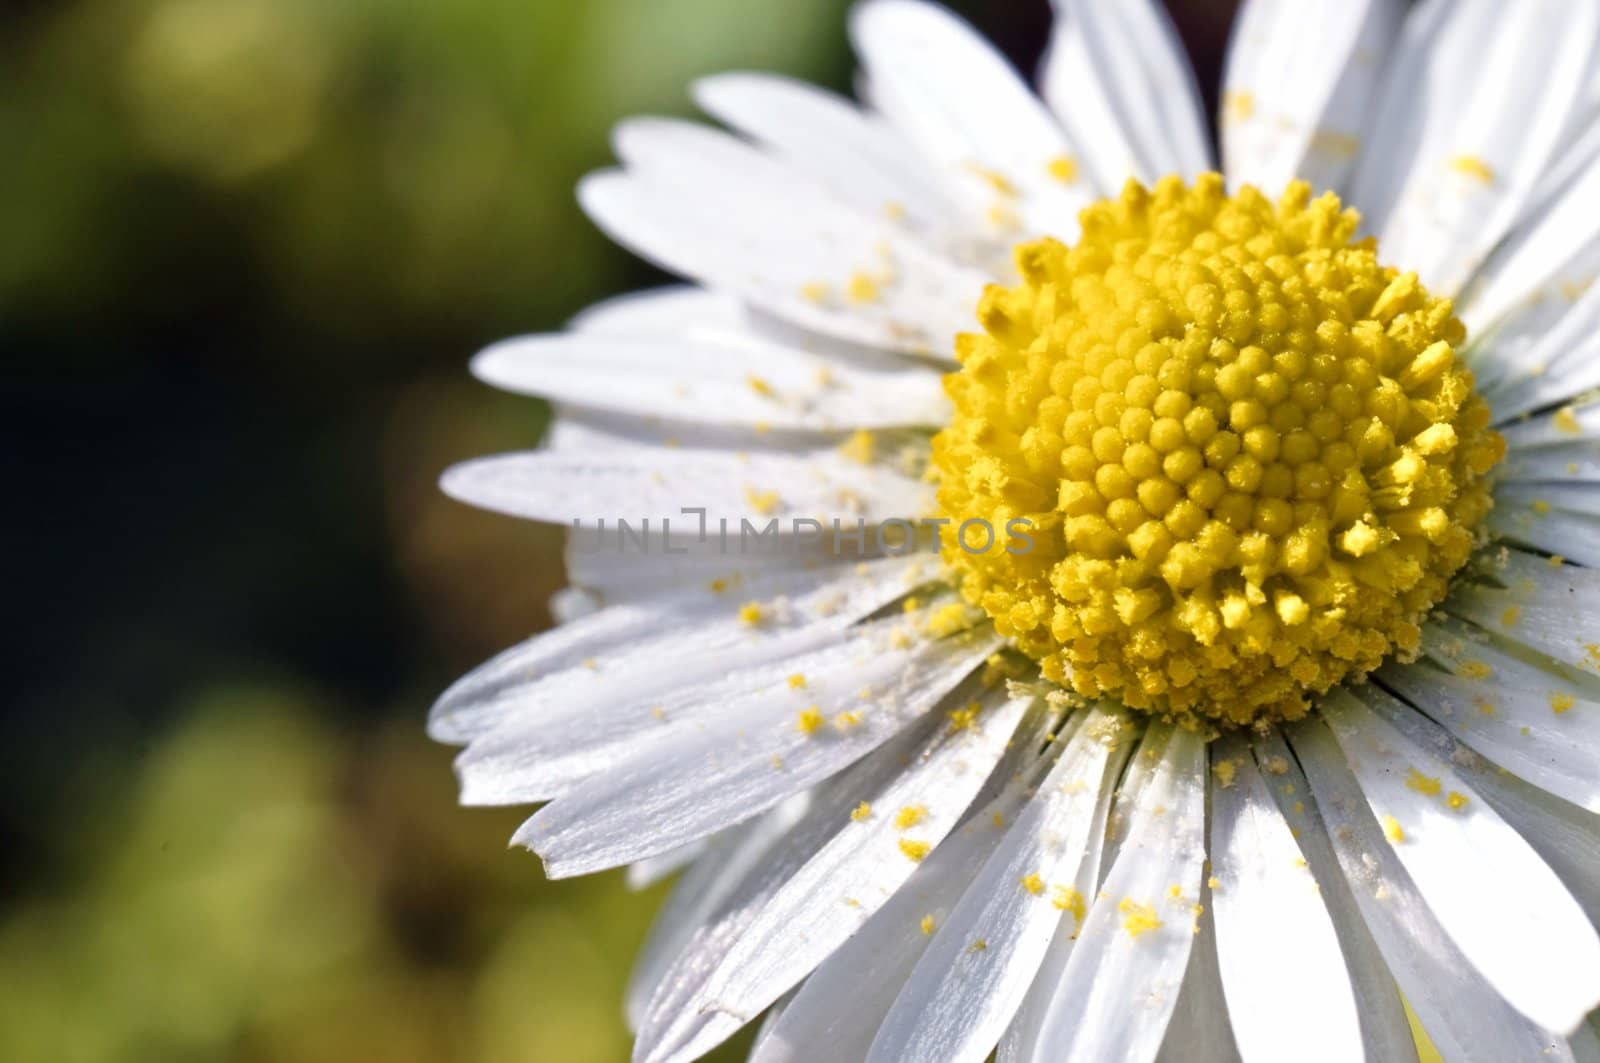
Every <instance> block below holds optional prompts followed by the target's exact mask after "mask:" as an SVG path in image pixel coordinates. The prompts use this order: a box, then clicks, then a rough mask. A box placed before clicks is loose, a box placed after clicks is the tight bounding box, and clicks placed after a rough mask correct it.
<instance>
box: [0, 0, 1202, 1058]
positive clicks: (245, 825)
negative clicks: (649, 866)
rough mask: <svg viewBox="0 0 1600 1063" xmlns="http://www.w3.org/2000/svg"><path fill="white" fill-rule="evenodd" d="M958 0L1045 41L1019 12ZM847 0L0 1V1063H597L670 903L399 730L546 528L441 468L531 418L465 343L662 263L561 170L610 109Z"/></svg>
mask: <svg viewBox="0 0 1600 1063" xmlns="http://www.w3.org/2000/svg"><path fill="white" fill-rule="evenodd" d="M954 6H956V7H958V8H959V9H960V10H962V11H963V13H965V14H967V15H968V16H969V17H972V18H973V19H974V21H975V22H977V24H978V25H979V26H980V28H982V29H983V30H984V31H985V32H987V33H989V34H990V35H991V36H992V37H994V38H995V39H996V40H998V41H999V42H1001V44H1002V46H1003V47H1005V48H1006V49H1007V51H1008V52H1009V53H1010V54H1012V56H1013V57H1014V58H1015V59H1016V60H1017V61H1018V62H1019V63H1020V64H1022V65H1023V66H1024V67H1026V68H1031V64H1032V63H1033V62H1034V60H1035V59H1036V57H1037V55H1038V52H1039V49H1040V48H1041V47H1042V45H1043V39H1044V32H1045V29H1046V27H1047V25H1048V21H1047V20H1048V13H1047V5H1046V4H1045V2H1044V0H1028V2H1021V0H1003V2H994V3H978V2H971V3H965V4H956V5H954ZM1173 6H1174V8H1175V14H1176V15H1177V16H1178V18H1179V24H1180V27H1181V28H1182V30H1183V32H1184V34H1185V36H1186V38H1188V40H1189V43H1190V47H1191V50H1192V51H1193V52H1194V53H1195V55H1196V56H1197V57H1198V60H1199V65H1200V69H1201V77H1202V80H1203V82H1204V83H1205V84H1206V85H1207V86H1208V89H1210V88H1211V87H1212V86H1214V84H1215V80H1216V74H1215V72H1216V66H1217V63H1218V61H1219V58H1220V55H1221V49H1222V45H1223V41H1224V40H1225V35H1226V29H1227V25H1228V19H1229V8H1230V7H1231V5H1229V4H1215V3H1207V2H1204V0H1193V2H1190V3H1184V4H1175V5H1173ZM845 7H846V3H845V0H450V2H432V3H424V2H421V0H339V2H337V3H329V2H326V0H322V2H313V0H69V2H49V0H24V2H18V0H11V2H9V3H7V4H5V5H0V352H3V354H4V356H5V364H6V372H5V374H4V381H3V385H0V395H3V410H0V412H3V417H0V424H3V428H0V431H3V432H4V433H5V437H6V442H5V447H4V451H3V452H4V454H5V455H6V472H7V480H8V484H7V486H8V487H9V489H10V492H9V493H10V497H11V499H12V501H11V503H10V505H9V506H8V507H7V508H8V512H10V513H11V517H10V518H9V519H8V520H6V521H5V522H4V532H3V533H0V534H3V535H4V536H5V540H4V546H5V547H6V549H5V551H4V556H5V558H6V560H7V563H8V571H9V573H10V576H9V580H8V584H9V589H10V590H11V593H10V594H9V595H8V604H9V606H10V613H11V615H12V617H13V622H12V623H11V624H10V625H8V627H9V629H10V634H9V638H8V640H7V641H8V643H9V645H10V647H11V651H12V653H11V656H12V658H13V660H14V662H15V663H14V665H13V668H12V670H11V674H12V676H13V679H12V682H11V683H10V690H9V692H8V693H9V696H8V697H7V698H6V702H5V706H6V707H5V709H4V711H3V713H0V854H3V855H0V868H3V874H4V880H3V882H0V897H3V898H4V901H3V907H0V1059H4V1060H7V1061H32V1060H52V1061H62V1063H75V1061H100V1060H152V1061H155V1060H160V1061H185V1060H250V1061H254V1060H285V1061H306V1063H310V1061H323V1060H327V1061H348V1060H352V1059H378V1060H396V1061H404V1060H413V1059H415V1060H428V1061H431V1063H448V1061H453V1060H474V1061H476V1060H484V1061H488V1060H493V1061H502V1060H503V1061H521V1060H539V1061H543V1060H560V1061H585V1060H621V1059H625V1058H626V1057H627V1051H628V1044H629V1040H628V1036H627V1034H626V1032H625V1030H624V1029H623V1027H622V1023H621V997H622V988H623V984H624V980H625V978H626V972H627V969H628V966H629V963H630V962H631V958H632V954H633V952H634V950H635V948H636V946H637V944H638V942H639V940H640V938H641V937H642V935H643V933H644V931H645V928H646V927H647V925H648V922H649V919H650V916H651V914H652V911H653V909H654V907H655V906H656V904H657V903H658V902H659V900H660V892H661V891H660V890H659V889H657V890H654V891H651V892H649V893H647V894H645V895H643V896H634V895H630V894H628V892H627V891H626V889H625V887H624V885H623V883H622V880H621V876H620V874H612V875H602V876H597V877H595V878H591V879H585V880H581V881H578V882H562V883H554V884H552V883H549V882H546V881H545V880H544V878H543V876H542V874H541V872H540V870H539V866H538V861H537V860H536V859H535V858H534V857H533V856H531V855H529V854H527V853H525V852H522V851H520V850H518V851H508V850H507V849H506V846H505V840H506V838H508V837H509V835H510V833H511V831H512V830H513V829H514V828H515V826H516V824H517V823H518V822H519V820H520V818H521V816H522V815H524V814H525V812H521V811H518V810H503V811H483V810H462V809H458V808H457V807H456V806H455V785H454V779H453V777H452V775H451V771H450V759H451V755H452V754H451V751H450V750H448V749H444V748H440V747H435V746H432V745H430V744H429V743H428V742H427V741H426V739H425V738H424V736H423V732H422V724H423V719H424V716H425V713H426V710H427V707H428V705H429V703H430V702H431V700H432V698H433V697H434V696H435V695H436V694H437V692H438V691H439V690H441V689H442V688H443V687H444V685H445V684H446V683H447V682H448V681H449V680H450V679H452V678H454V677H455V676H456V675H458V674H459V673H461V672H463V671H465V670H466V669H467V668H469V667H471V666H472V665H473V664H475V663H477V662H478V661H479V660H481V659H482V658H484V657H486V656H488V655H489V654H491V653H493V652H495V651H496V650H498V649H500V648H502V647H504V646H506V645H508V644H510V643H512V642H515V641H517V640H518V639H520V638H522V637H524V636H525V635H527V634H528V633H529V632H531V631H534V630H538V629H539V628H541V627H543V626H545V625H546V624H548V622H549V618H548V615H547V613H546V610H545V604H544V603H545V600H546V599H547V598H548V596H549V594H550V593H551V592H552V591H553V590H555V589H556V588H557V587H559V586H560V584H561V582H562V575H561V571H560V561H559V550H560V533H559V531H557V530H555V529H551V528H544V527H538V526H533V525H528V524H519V523H517V522H514V521H510V520H507V519H504V518H500V517H494V516H490V515H486V514H480V513H476V512H474V511H472V510H469V509H467V508H465V507H463V506H460V505H457V504H455V503H453V502H450V501H448V500H446V499H444V498H443V497H442V496H441V495H440V494H439V493H438V492H437V490H436V489H435V481H436V479H437V476H438V474H439V472H440V471H441V470H442V469H443V468H444V467H445V466H447V465H449V464H450V463H452V462H454V461H458V460H460V459H463V458H466V457H470V456H473V455H476V454H480V453H484V452H488V451H494V450H500V449H509V448H516V447H524V446H528V445H531V444H533V443H534V442H536V441H537V439H538V438H539V433H540V431H541V428H542V415H543V414H542V410H541V409H540V407H539V406H538V404H537V403H533V402H530V401H528V400H526V399H519V398H514V397H508V396H500V395H497V394H495V393H494V392H491V391H490V390H488V389H487V388H485V387H483V386H481V385H479V384H477V383H475V382H474V381H473V380H472V379H471V378H470V377H469V376H468V375H467V372H466V360H467V358H468V357H469V356H470V355H471V354H472V352H473V351H475V350H476V349H477V348H478V347H480V346H482V345H483V344H485V343H486V342H488V341H490V340H492V339H495V338H498V337H500V336H504V335H508V334H511V333H516V332H525V331H536V330H543V329H550V328H555V327H559V325H560V323H561V322H562V321H563V320H564V319H565V318H567V317H568V316H569V315H570V314H571V313H573V312H574V311H575V310H577V309H578V308H580V307H581V306H583V305H584V304H586V303H588V302H591V301H593V300H595V299H597V298H600V297H603V296H605V295H609V294H612V293H615V292H618V291H622V290H626V289H628V288H632V287H637V286H640V285H642V284H649V283H654V282H657V281H659V280H660V278H659V277H658V276H655V275H653V274H651V273H650V271H649V270H647V269H646V268H645V267H643V266H641V265H640V264H638V263H636V262H634V261H632V260H631V259H629V258H628V256H626V255H625V254H624V253H622V252H620V251H618V250H616V249H615V248H613V247H611V246H610V245H608V244H607V243H606V242H605V241H604V240H603V239H602V238H601V237H600V236H599V235H598V233H596V232H595V231H594V230H593V229H592V228H591V227H590V226H589V225H588V224H587V222H585V221H584V219H583V218H582V216H581V214H580V213H579V211H578V209H577V207H576V205H575V202H574V200H573V196H572V193H571V188H572V186H573V183H574V182H575V180H576V179H577V178H578V177H579V175H581V174H582V173H583V172H585V171H586V170H589V169H591V168H594V167H596V166H600V165H603V164H605V163H606V162H608V161H609V152H608V150H607V146H606V138H607V132H608V129H609V127H610V126H611V124H612V123H613V122H614V121H615V120H617V119H618V118H620V117H623V116H624V115H627V114H630V113H638V112H651V113H687V112H688V109H689V105H688V99H687V91H686V86H687V83H688V82H689V81H690V80H691V79H692V78H693V77H695V76H697V75H700V74H705V73H710V72H714V71H718V70H724V69H736V68H761V69H771V70H777V71H783V72H787V73H791V74H795V75H799V76H803V77H807V78H811V79H814V80H818V81H821V82H823V83H825V84H829V85H832V86H834V87H837V88H845V87H847V86H848V84H849V78H850V58H849V54H848V47H847V43H846V39H845V33H844V24H843V16H844V11H845ZM1211 95H1212V96H1213V97H1214V92H1211ZM726 1054H727V1053H725V1055H726Z"/></svg>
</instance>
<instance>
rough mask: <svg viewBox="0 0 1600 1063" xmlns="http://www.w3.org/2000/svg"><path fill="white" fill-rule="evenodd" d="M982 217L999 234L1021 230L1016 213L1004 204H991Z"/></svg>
mask: <svg viewBox="0 0 1600 1063" xmlns="http://www.w3.org/2000/svg"><path fill="white" fill-rule="evenodd" d="M984 216H985V217H986V218H987V219H988V221H989V224H990V225H992V226H993V227H994V228H996V229H998V230H1000V231H1001V232H1008V233H1009V232H1016V231H1017V230H1018V229H1020V228H1022V219H1021V218H1019V217H1017V212H1016V211H1014V210H1012V209H1011V208H1010V207H1008V206H1006V205H1005V204H1004V203H995V204H993V205H992V206H990V207H989V209H988V211H987V212H985V215H984Z"/></svg>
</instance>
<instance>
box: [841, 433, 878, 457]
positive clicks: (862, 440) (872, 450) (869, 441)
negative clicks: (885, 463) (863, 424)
mask: <svg viewBox="0 0 1600 1063" xmlns="http://www.w3.org/2000/svg"><path fill="white" fill-rule="evenodd" d="M839 453H840V454H843V455H844V456H845V457H847V458H849V459H850V460H851V461H854V462H859V463H860V464H862V465H870V464H872V460H873V458H875V457H876V456H877V453H878V439H877V437H876V436H875V435H873V434H872V433H871V432H869V431H867V430H866V429H865V428H858V429H856V431H854V432H852V433H851V434H850V438H849V439H846V440H845V441H844V442H843V443H841V444H839Z"/></svg>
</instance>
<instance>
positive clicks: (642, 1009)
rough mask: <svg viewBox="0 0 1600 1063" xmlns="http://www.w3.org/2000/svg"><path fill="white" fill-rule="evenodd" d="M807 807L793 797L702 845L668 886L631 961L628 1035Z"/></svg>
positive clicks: (806, 801)
mask: <svg viewBox="0 0 1600 1063" xmlns="http://www.w3.org/2000/svg"><path fill="white" fill-rule="evenodd" d="M810 804H811V796H810V795H809V794H797V795H796V796H794V797H792V798H790V799H789V800H788V801H785V802H784V803H782V804H781V805H779V806H778V807H777V808H774V809H773V810H772V811H770V812H768V813H767V814H766V815H764V816H758V817H757V818H755V819H753V820H751V821H749V822H748V823H741V824H740V825H739V826H737V827H734V828H732V829H731V830H727V831H724V832H723V833H721V834H717V835H715V836H713V837H710V838H707V839H706V840H705V842H704V843H703V847H704V850H705V852H704V855H703V856H702V857H700V858H698V859H696V860H695V861H694V863H693V864H691V865H690V867H689V869H688V870H687V871H685V872H684V875H683V878H682V879H680V880H679V881H678V882H677V883H676V884H675V885H674V886H673V887H672V893H671V895H670V896H668V898H667V900H666V903H664V904H663V905H662V906H661V910H660V911H659V912H657V913H656V918H655V921H654V922H653V923H652V924H651V926H650V933H649V935H648V936H647V937H646V938H645V941H644V944H643V945H642V946H640V949H639V955H638V956H637V957H636V958H635V959H634V963H633V971H632V973H631V974H630V975H629V976H628V989H627V994H626V997H625V1005H624V1014H625V1015H626V1018H627V1021H628V1028H629V1029H630V1030H638V1029H639V1028H640V1026H641V1025H642V1024H643V1023H644V1020H645V1017H646V1015H647V1013H648V1010H649V1007H650V1002H651V999H652V998H654V997H656V996H657V995H660V994H663V991H664V987H665V986H666V982H667V976H668V973H669V972H670V971H671V970H672V969H673V966H674V964H676V963H677V962H678V959H679V957H680V956H682V955H683V954H684V952H685V951H686V950H689V949H691V948H692V947H693V946H694V945H696V944H700V945H701V946H702V947H703V946H704V944H705V939H706V938H708V937H709V936H710V933H709V932H710V931H711V930H712V929H713V928H714V925H715V924H714V923H713V922H712V917H713V916H714V915H715V914H716V912H717V910H718V906H719V905H721V904H722V902H723V901H724V900H725V899H726V898H727V897H728V895H729V894H730V893H732V892H733V890H734V889H735V888H736V887H737V886H738V885H739V883H740V882H742V881H744V880H745V879H746V878H747V877H748V876H749V875H750V874H751V872H752V871H754V870H755V868H756V867H758V866H759V865H760V863H761V861H762V860H764V859H766V858H767V856H768V854H769V853H770V852H771V850H772V848H773V846H774V844H775V843H777V841H778V840H779V839H780V838H782V837H784V836H785V835H786V834H787V833H788V832H789V830H790V829H791V828H792V827H793V826H794V825H795V824H796V823H798V822H799V821H800V818H801V817H802V816H804V815H805V812H806V809H807V808H809V807H810ZM681 851H682V850H681V849H680V850H674V852H681ZM697 939H699V941H697ZM666 991H667V992H670V990H666Z"/></svg>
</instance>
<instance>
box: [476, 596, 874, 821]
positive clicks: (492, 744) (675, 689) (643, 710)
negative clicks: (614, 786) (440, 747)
mask: <svg viewBox="0 0 1600 1063" xmlns="http://www.w3.org/2000/svg"><path fill="white" fill-rule="evenodd" d="M879 627H881V625H880V626H879ZM808 635H809V637H803V636H798V635H797V636H796V637H795V638H794V639H792V640H790V641H788V642H787V643H785V644H784V645H783V647H782V649H781V651H779V652H778V656H777V657H776V658H775V659H772V660H767V661H763V662H761V663H758V664H754V665H751V666H748V667H744V668H730V669H729V670H727V671H721V670H719V661H718V659H717V657H716V656H713V657H712V658H711V659H707V658H706V657H705V655H704V654H703V653H702V654H700V655H699V660H697V661H696V662H695V663H696V664H697V665H703V666H702V667H699V668H697V669H696V670H697V671H698V672H699V673H700V674H701V676H702V678H700V679H698V680H692V681H685V680H684V679H683V676H684V675H685V674H686V672H685V671H679V672H677V673H676V674H674V673H673V671H672V670H670V669H666V668H663V667H662V665H661V663H660V661H661V659H660V658H658V657H657V656H656V655H655V654H653V653H646V654H644V655H643V657H642V660H641V658H640V657H639V656H638V655H635V658H634V660H635V662H636V663H643V664H644V665H645V667H643V668H628V669H619V670H618V671H617V673H616V674H615V675H614V678H612V679H611V681H601V682H591V683H590V684H588V685H587V686H585V685H583V680H582V677H581V676H580V677H577V679H576V681H575V683H573V684H572V686H574V687H576V690H575V691H573V693H572V696H571V697H570V698H556V699H553V700H552V699H551V697H550V694H551V693H553V691H550V690H549V689H548V688H543V689H540V690H539V691H537V692H536V698H530V699H527V700H526V701H525V702H524V703H523V704H520V705H518V706H517V711H516V714H515V715H512V716H508V717H507V718H506V719H505V720H504V721H503V722H502V723H500V724H499V725H498V726H496V727H495V728H494V729H493V730H492V731H489V732H488V733H486V734H484V735H481V736H479V737H477V738H475V739H474V740H473V742H472V744H471V745H470V746H469V747H468V748H467V750H466V751H465V752H464V753H462V754H461V755H460V756H459V757H457V758H456V772H457V774H458V775H460V777H461V802H462V804H466V805H508V804H530V803H532V802H535V801H548V800H551V799H552V798H556V797H560V796H562V795H564V794H567V793H570V792H571V791H572V789H573V788H574V787H576V786H578V785H579V784H580V783H582V782H583V781H584V780H585V779H588V778H591V777H592V776H595V775H598V774H600V773H602V772H605V771H610V770H612V769H614V768H618V767H619V766H621V765H624V764H627V763H629V762H631V761H633V760H635V759H636V758H638V757H641V756H647V755H648V754H649V752H650V751H651V750H652V749H656V748H659V747H660V745H661V743H663V742H667V741H670V740H672V739H675V738H681V737H683V736H685V735H698V734H702V733H704V732H706V731H707V730H715V729H717V728H719V727H721V726H722V723H723V721H722V717H723V715H724V714H725V713H726V712H727V710H728V708H729V706H732V705H736V704H742V703H745V702H748V701H749V700H750V699H751V698H756V697H761V696H767V695H770V693H771V692H772V691H773V690H777V689H787V690H790V691H792V693H791V694H790V696H789V698H788V700H789V701H791V702H796V707H795V711H797V712H798V711H800V706H802V705H803V704H804V701H803V700H801V699H804V698H805V697H806V696H807V693H808V691H807V688H804V687H803V688H800V689H799V690H795V688H794V687H793V685H792V683H791V680H790V677H791V676H801V677H806V676H810V677H812V679H815V678H816V677H817V676H819V675H822V674H825V673H827V672H829V671H833V670H836V669H838V668H839V667H841V664H842V663H844V662H848V661H849V660H850V659H851V658H852V657H853V655H856V654H860V653H862V652H864V651H865V650H867V649H870V648H871V647H872V646H874V645H875V644H876V642H877V640H879V639H881V637H882V631H881V630H879V628H878V627H867V628H855V629H851V630H850V631H843V630H841V629H839V628H832V629H829V628H819V627H813V628H811V630H810V631H809V633H808ZM802 639H803V641H802ZM764 649H766V650H767V651H768V652H771V651H773V650H775V649H776V648H775V647H770V646H769V647H765V648H764ZM802 649H804V652H797V651H799V650H802ZM807 682H808V683H810V680H807Z"/></svg>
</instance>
